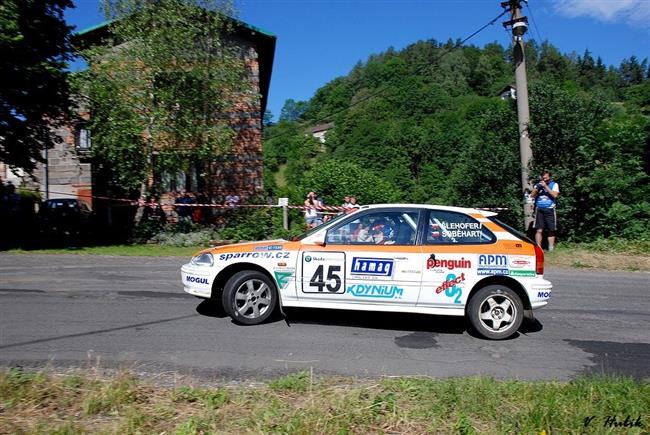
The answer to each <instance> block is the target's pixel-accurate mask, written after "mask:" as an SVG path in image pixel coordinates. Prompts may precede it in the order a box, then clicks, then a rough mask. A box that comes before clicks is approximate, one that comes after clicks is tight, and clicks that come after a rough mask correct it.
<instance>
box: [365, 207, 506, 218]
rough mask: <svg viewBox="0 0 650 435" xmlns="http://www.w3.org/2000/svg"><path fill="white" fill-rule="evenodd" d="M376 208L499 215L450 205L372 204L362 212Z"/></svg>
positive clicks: (488, 215)
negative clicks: (421, 209)
mask: <svg viewBox="0 0 650 435" xmlns="http://www.w3.org/2000/svg"><path fill="white" fill-rule="evenodd" d="M376 208H405V209H408V208H425V209H435V210H445V211H456V212H460V213H466V214H481V215H483V216H485V217H491V216H496V215H497V213H495V212H493V211H489V210H481V209H478V208H469V207H452V206H448V205H434V204H372V205H363V206H361V207H360V208H359V209H360V210H372V209H376Z"/></svg>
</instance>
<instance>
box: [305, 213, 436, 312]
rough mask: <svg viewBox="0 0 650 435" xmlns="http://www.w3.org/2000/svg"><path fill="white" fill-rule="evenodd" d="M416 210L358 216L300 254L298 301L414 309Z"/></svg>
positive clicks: (417, 279) (417, 257) (418, 253)
mask: <svg viewBox="0 0 650 435" xmlns="http://www.w3.org/2000/svg"><path fill="white" fill-rule="evenodd" d="M419 216H420V212H419V210H417V209H406V208H400V209H390V208H388V209H369V210H364V211H361V212H357V213H355V214H354V215H352V216H351V217H350V218H348V219H345V220H344V221H342V222H341V223H340V224H338V225H335V226H333V227H332V228H330V229H329V230H328V232H327V235H326V239H325V246H320V247H305V249H304V250H303V251H302V252H301V255H302V257H301V265H302V267H301V269H302V279H301V288H300V291H299V298H301V299H304V300H322V301H329V302H343V303H351V304H394V305H415V303H416V302H417V298H418V294H419V290H420V283H421V279H422V268H423V266H422V263H421V261H419V260H420V258H421V256H422V251H421V249H420V247H419V246H417V245H416V243H415V241H416V235H417V228H418V223H419V219H420V217H419Z"/></svg>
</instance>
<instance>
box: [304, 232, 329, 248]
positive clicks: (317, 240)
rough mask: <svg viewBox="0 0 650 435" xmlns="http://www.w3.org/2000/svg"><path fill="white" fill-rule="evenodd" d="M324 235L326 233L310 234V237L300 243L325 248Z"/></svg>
mask: <svg viewBox="0 0 650 435" xmlns="http://www.w3.org/2000/svg"><path fill="white" fill-rule="evenodd" d="M326 233H327V231H319V232H318V233H316V234H312V235H311V236H309V237H307V238H305V239H303V240H302V243H304V244H307V245H319V246H325V237H326Z"/></svg>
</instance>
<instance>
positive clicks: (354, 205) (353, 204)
mask: <svg viewBox="0 0 650 435" xmlns="http://www.w3.org/2000/svg"><path fill="white" fill-rule="evenodd" d="M359 207H361V206H360V205H359V204H357V198H356V197H354V196H351V197H350V205H349V206H348V209H347V210H346V211H345V212H346V213H352V212H353V211H356V210H357V209H358V208H359Z"/></svg>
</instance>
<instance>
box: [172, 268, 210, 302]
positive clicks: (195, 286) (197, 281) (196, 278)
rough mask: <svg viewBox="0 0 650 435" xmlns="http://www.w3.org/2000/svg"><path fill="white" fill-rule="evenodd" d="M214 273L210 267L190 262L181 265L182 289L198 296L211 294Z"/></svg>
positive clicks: (205, 296)
mask: <svg viewBox="0 0 650 435" xmlns="http://www.w3.org/2000/svg"><path fill="white" fill-rule="evenodd" d="M215 276H216V274H215V273H214V268H212V267H201V266H194V265H192V264H190V263H187V264H184V265H183V267H181V282H182V283H183V290H184V291H185V292H186V293H189V294H191V295H194V296H198V297H200V298H209V297H211V296H212V281H213V280H214V277H215Z"/></svg>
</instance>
